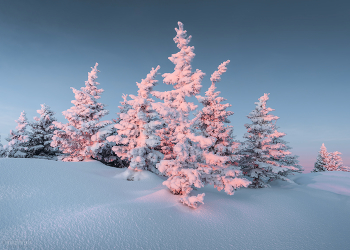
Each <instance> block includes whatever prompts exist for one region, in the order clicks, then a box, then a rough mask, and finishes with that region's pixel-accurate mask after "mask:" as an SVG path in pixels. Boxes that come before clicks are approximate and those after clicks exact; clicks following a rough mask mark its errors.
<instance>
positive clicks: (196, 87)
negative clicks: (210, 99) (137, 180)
mask: <svg viewBox="0 0 350 250" xmlns="http://www.w3.org/2000/svg"><path fill="white" fill-rule="evenodd" d="M178 25H179V28H178V29H177V28H175V30H176V36H175V37H174V41H175V43H176V44H177V47H178V48H179V49H180V51H179V52H177V53H176V54H173V55H172V56H171V57H169V60H170V61H171V62H172V63H173V64H175V68H174V72H172V73H165V74H163V78H164V79H163V82H164V83H166V84H168V85H173V87H174V90H171V91H166V92H159V91H153V92H152V95H154V96H155V97H157V98H159V99H161V100H163V101H164V106H165V107H167V108H170V109H171V110H173V111H172V112H167V115H163V116H162V118H163V119H164V121H165V122H166V124H167V125H168V126H167V127H166V128H163V129H160V130H159V132H158V135H159V136H160V137H161V145H160V148H161V152H162V153H163V154H164V159H165V160H171V159H175V158H176V155H177V154H176V153H175V152H174V151H173V148H174V146H175V144H176V143H177V142H178V141H179V139H178V138H177V134H178V132H179V131H180V128H179V125H180V124H185V123H187V122H189V121H188V116H189V114H190V112H191V111H194V110H195V109H196V108H197V105H194V104H193V103H192V102H187V101H186V99H185V97H193V96H195V95H196V94H199V91H200V89H201V87H202V85H201V82H202V79H203V77H204V75H205V74H204V73H203V72H202V71H201V70H198V69H197V70H196V71H195V72H192V66H191V61H192V60H193V58H194V56H195V54H194V53H193V50H194V47H193V46H188V44H189V42H190V40H191V36H189V37H186V36H187V35H186V32H187V31H186V30H184V29H183V24H182V23H181V22H178ZM158 112H160V110H158ZM180 113H181V115H180ZM176 130H178V131H176Z"/></svg>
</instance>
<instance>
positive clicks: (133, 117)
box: [107, 66, 165, 180]
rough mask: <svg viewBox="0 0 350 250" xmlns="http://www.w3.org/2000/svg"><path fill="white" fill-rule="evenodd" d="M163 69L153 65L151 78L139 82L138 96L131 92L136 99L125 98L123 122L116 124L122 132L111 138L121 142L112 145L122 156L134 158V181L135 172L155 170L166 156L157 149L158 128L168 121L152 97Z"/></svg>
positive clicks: (132, 165)
mask: <svg viewBox="0 0 350 250" xmlns="http://www.w3.org/2000/svg"><path fill="white" fill-rule="evenodd" d="M159 68H160V67H159V66H158V67H157V68H156V69H154V68H152V70H151V72H150V73H149V74H148V75H147V77H146V78H145V79H143V80H142V81H141V83H137V86H138V88H139V90H138V95H137V96H135V95H130V97H131V99H132V100H129V101H128V100H126V99H124V102H125V104H124V105H123V106H122V111H123V112H122V113H120V122H119V123H118V124H116V125H115V128H116V129H117V130H118V134H117V135H114V136H109V137H107V140H108V141H110V142H115V143H116V144H117V145H116V146H114V147H113V148H112V149H113V151H114V152H115V153H116V154H117V155H118V156H119V157H121V158H122V159H127V160H129V161H130V166H129V169H130V170H132V171H131V173H130V176H129V177H128V180H134V176H135V175H134V174H135V172H139V171H142V170H149V171H152V172H155V171H156V168H155V166H156V163H157V162H159V161H160V160H161V159H162V157H163V155H162V154H161V153H160V152H159V151H157V150H155V149H154V148H155V147H157V146H158V145H159V144H160V137H159V136H157V135H156V131H157V130H158V129H160V128H163V127H164V126H165V123H164V122H163V120H162V119H161V118H160V117H159V114H158V113H157V112H156V111H155V109H154V108H153V105H152V104H153V100H152V99H151V98H150V97H149V94H150V92H151V91H152V89H153V87H154V86H155V85H156V83H157V80H155V77H156V75H157V71H158V70H159ZM125 98H126V97H125ZM126 110H127V111H126ZM125 111H126V112H125Z"/></svg>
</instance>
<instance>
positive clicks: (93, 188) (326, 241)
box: [0, 159, 350, 250]
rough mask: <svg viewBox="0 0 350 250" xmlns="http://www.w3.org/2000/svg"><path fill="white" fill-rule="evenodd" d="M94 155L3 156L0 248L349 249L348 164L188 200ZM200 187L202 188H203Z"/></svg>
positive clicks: (211, 191) (209, 190)
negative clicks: (199, 201)
mask: <svg viewBox="0 0 350 250" xmlns="http://www.w3.org/2000/svg"><path fill="white" fill-rule="evenodd" d="M123 171H125V169H116V168H111V167H108V166H105V165H103V164H101V163H99V162H96V161H91V162H76V163H70V162H55V161H47V160H35V159H0V249H308V250H310V249H317V250H320V249H332V250H334V249H349V248H350V173H348V172H326V173H311V174H298V175H296V176H294V177H293V179H294V181H295V182H296V184H290V183H285V182H277V183H274V184H273V185H272V187H271V188H267V189H259V190H255V189H240V190H238V191H237V192H236V193H235V195H233V196H228V195H226V194H225V193H224V192H218V191H216V190H215V189H214V188H213V187H206V188H204V191H205V193H206V195H205V199H204V202H205V204H204V205H201V206H200V207H199V208H197V209H192V208H189V207H187V206H184V205H183V204H181V203H179V202H178V198H179V197H177V196H174V195H172V194H170V193H169V191H168V190H167V189H166V187H164V186H163V185H162V182H163V179H162V178H161V177H159V176H156V175H154V174H152V173H148V172H145V173H143V175H142V176H140V179H141V180H140V181H126V180H125V179H124V178H123V176H124V175H123V174H122V172H123ZM200 191H201V190H200Z"/></svg>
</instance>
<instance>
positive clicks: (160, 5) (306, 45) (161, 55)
mask: <svg viewBox="0 0 350 250" xmlns="http://www.w3.org/2000/svg"><path fill="white" fill-rule="evenodd" d="M178 21H181V22H182V23H183V24H184V29H185V30H187V34H189V35H192V40H191V43H190V45H191V46H194V47H195V51H194V52H195V53H196V57H195V59H194V61H193V64H192V66H193V69H194V70H195V69H200V70H202V71H203V72H205V73H206V77H205V78H204V80H203V83H202V84H203V88H202V92H201V94H202V95H204V92H205V91H206V90H207V88H208V87H209V86H210V80H209V79H210V75H211V74H212V73H213V72H214V71H215V70H216V69H217V67H218V65H219V64H220V63H222V62H223V61H226V60H227V59H230V60H231V63H230V64H229V65H228V71H227V72H226V73H225V74H224V75H223V76H222V81H221V82H220V83H218V84H217V87H218V90H219V91H221V96H223V97H225V98H226V99H227V101H228V102H229V103H230V104H232V107H231V108H230V110H232V111H233V112H234V113H235V114H234V115H233V116H231V121H232V125H233V126H234V134H235V135H237V137H236V138H237V139H239V140H242V136H243V134H244V133H245V131H246V130H245V127H244V124H245V123H248V122H250V121H249V120H248V119H247V118H246V116H247V115H248V114H249V112H250V111H252V110H253V109H254V107H255V105H254V102H256V101H257V100H258V98H259V97H260V96H262V95H263V94H264V93H270V100H269V101H268V106H269V107H271V108H273V109H275V111H274V113H273V114H275V115H277V116H279V117H280V119H279V120H278V122H277V124H278V125H279V127H280V131H281V132H285V133H287V136H286V137H285V139H286V141H288V142H290V146H291V147H292V148H293V149H292V153H293V154H296V155H299V156H300V158H299V159H300V163H301V165H302V166H303V167H304V168H305V170H306V171H305V172H309V171H310V170H311V169H312V167H313V164H314V162H315V159H316V156H317V153H318V151H319V149H320V147H321V145H322V143H325V146H326V147H327V149H328V151H340V152H342V157H343V160H344V164H345V165H347V166H350V130H349V124H350V104H349V103H350V101H349V94H350V84H349V83H350V82H349V79H350V43H349V42H350V1H349V0H345V1H338V0H333V1H330V0H328V1H322V0H313V1H310V0H285V1H281V0H274V1H264V0H255V1H250V0H246V1H243V0H242V1H234V0H229V1H228V0H225V1H223V0H217V1H206V0H200V1H195V0H187V1H183V0H178V1H166V0H164V1H160V0H159V1H146V0H144V1H103V0H100V1H90V0H63V1H62V0H60V1H38V0H34V1H31V0H13V1H6V0H0V72H1V83H0V86H1V88H0V134H1V136H2V143H3V144H6V141H5V137H6V136H7V135H8V133H9V131H10V130H11V129H14V128H15V127H16V123H15V120H16V119H17V118H18V117H19V115H20V113H21V111H22V110H25V111H26V113H27V117H28V119H29V120H33V117H34V116H36V115H37V113H36V110H37V109H40V104H42V103H46V104H47V105H49V106H50V107H51V108H52V110H53V111H55V112H56V117H57V119H58V120H59V121H61V122H66V120H65V119H64V117H63V115H62V114H61V112H62V111H64V110H66V109H68V108H70V107H71V106H72V104H71V100H73V99H74V95H73V92H72V90H71V89H70V87H74V88H80V87H82V86H84V83H85V81H86V80H87V73H88V72H89V71H90V70H91V68H90V67H93V66H94V64H95V62H98V63H99V67H98V69H99V70H100V71H101V72H100V73H99V78H98V82H100V83H101V85H100V86H101V88H103V89H104V90H105V92H104V93H103V94H102V97H101V99H100V100H101V102H102V103H104V104H106V105H108V106H107V109H108V110H109V111H110V115H109V116H108V117H106V118H107V119H112V118H115V117H116V115H115V113H117V112H118V110H119V109H118V105H119V104H120V103H119V102H120V101H121V100H122V98H121V95H122V93H125V94H136V91H137V86H136V82H140V81H141V79H143V78H145V77H146V75H147V74H148V73H149V71H150V70H151V68H152V67H156V66H157V65H160V66H161V69H160V72H161V73H167V72H172V71H173V68H174V65H173V64H172V63H171V62H170V61H169V60H168V57H169V56H171V54H173V53H176V52H178V49H177V47H176V45H175V43H174V41H173V37H174V36H175V34H176V33H175V30H174V28H175V27H177V22H178ZM157 79H158V80H159V85H158V86H157V87H156V90H170V89H172V87H171V86H167V85H165V84H164V83H162V77H161V76H159V77H158V78H157Z"/></svg>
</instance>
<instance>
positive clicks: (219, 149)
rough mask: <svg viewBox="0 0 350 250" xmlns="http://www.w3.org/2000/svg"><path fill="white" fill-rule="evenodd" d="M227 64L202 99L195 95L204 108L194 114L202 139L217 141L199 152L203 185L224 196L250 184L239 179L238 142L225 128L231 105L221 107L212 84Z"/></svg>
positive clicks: (214, 77)
mask: <svg viewBox="0 0 350 250" xmlns="http://www.w3.org/2000/svg"><path fill="white" fill-rule="evenodd" d="M229 62H230V61H229V60H227V61H226V62H223V63H222V64H221V65H220V66H219V67H218V70H217V71H215V72H214V73H213V74H212V75H211V78H210V80H211V82H212V84H211V86H210V88H209V89H208V91H207V92H205V97H202V96H200V95H198V96H196V97H197V99H198V101H199V102H200V103H202V105H203V109H202V110H201V111H200V112H199V113H198V115H197V117H198V120H197V122H196V128H197V129H198V130H199V131H200V134H201V135H203V136H204V137H206V138H210V137H212V138H215V139H216V141H215V143H214V144H213V145H212V146H211V147H209V148H207V149H205V150H204V151H203V152H202V161H201V163H200V165H201V167H202V169H203V174H202V178H203V179H204V180H205V184H211V185H214V187H216V188H217V189H218V190H219V191H220V190H222V189H224V190H225V192H226V193H228V194H230V195H232V194H233V193H234V190H235V189H237V188H239V187H242V186H244V187H247V186H248V185H249V184H250V182H249V181H248V180H247V179H245V178H242V176H241V175H242V172H241V170H240V169H239V166H238V160H239V157H238V156H237V155H236V150H237V147H238V146H239V143H238V142H236V141H235V140H234V136H233V126H228V125H225V124H227V123H230V120H229V119H228V116H231V115H233V112H232V111H228V110H226V109H227V108H229V107H231V104H229V103H226V104H222V102H223V101H226V99H224V98H223V97H220V96H219V95H220V92H219V91H217V92H215V90H216V85H215V84H216V83H217V82H219V81H220V80H221V75H222V74H223V73H224V72H226V70H227V67H226V66H227V64H228V63H229Z"/></svg>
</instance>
